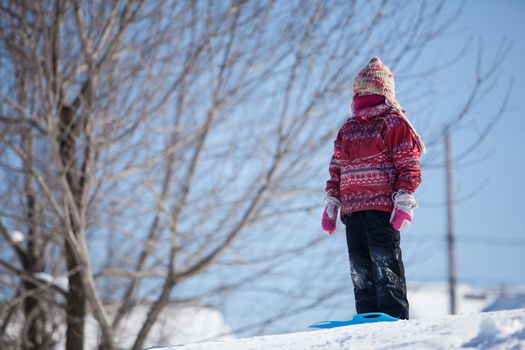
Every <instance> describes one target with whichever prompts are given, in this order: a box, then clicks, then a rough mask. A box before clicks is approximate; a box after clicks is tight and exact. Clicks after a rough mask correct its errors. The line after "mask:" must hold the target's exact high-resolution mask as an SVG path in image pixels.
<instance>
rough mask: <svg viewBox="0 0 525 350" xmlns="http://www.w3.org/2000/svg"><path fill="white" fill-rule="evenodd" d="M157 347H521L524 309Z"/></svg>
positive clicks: (524, 346)
mask: <svg viewBox="0 0 525 350" xmlns="http://www.w3.org/2000/svg"><path fill="white" fill-rule="evenodd" d="M150 349H159V350H161V349H162V350H231V349H235V350H269V349H271V350H307V349H317V350H328V349H330V350H335V349H385V350H386V349H410V350H412V349H432V350H436V349H495V350H503V349H509V350H510V349H512V350H519V349H525V309H519V310H509V311H497V312H488V313H475V314H470V315H458V316H442V317H437V318H433V319H416V320H410V321H398V322H387V323H386V322H385V323H371V324H363V325H355V326H347V327H340V328H334V329H329V330H316V331H305V332H301V333H291V334H281V335H273V336H263V337H254V338H246V339H236V340H222V341H212V342H205V343H198V344H190V345H184V346H159V347H154V348H150Z"/></svg>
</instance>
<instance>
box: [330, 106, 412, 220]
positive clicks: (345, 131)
mask: <svg viewBox="0 0 525 350" xmlns="http://www.w3.org/2000/svg"><path fill="white" fill-rule="evenodd" d="M419 154H420V150H419V147H418V141H417V140H416V136H415V135H414V133H413V131H412V128H411V127H410V125H409V124H408V123H407V121H406V118H405V117H404V116H403V115H401V114H400V113H399V111H398V110H397V109H396V108H394V107H393V106H391V105H389V104H387V103H383V104H380V105H377V106H373V107H369V108H364V109H362V110H358V111H355V112H354V115H353V116H352V117H351V118H349V119H348V120H347V121H346V123H345V124H344V125H343V126H342V127H341V129H340V130H339V133H338V135H337V138H336V140H335V142H334V154H333V156H332V160H331V162H330V167H329V173H330V179H329V180H328V182H327V185H326V192H327V195H328V196H332V197H335V198H337V199H339V200H340V201H341V219H342V218H343V217H344V215H346V214H349V213H352V212H354V211H361V210H381V211H387V212H391V211H392V209H393V207H394V203H393V201H392V194H393V193H394V192H396V191H398V190H399V189H404V190H406V191H407V192H409V193H412V192H414V191H415V190H416V188H417V187H418V185H419V183H420V182H421V171H420V168H419Z"/></svg>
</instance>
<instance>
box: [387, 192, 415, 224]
mask: <svg viewBox="0 0 525 350" xmlns="http://www.w3.org/2000/svg"><path fill="white" fill-rule="evenodd" d="M393 198H394V210H392V215H391V216H390V223H391V224H392V227H393V228H394V229H396V230H397V231H404V230H407V229H408V228H409V227H410V224H411V223H412V217H413V216H414V208H415V207H416V206H417V203H416V200H415V198H414V196H413V195H411V194H409V193H406V192H405V191H403V190H400V191H399V192H396V193H394V196H393Z"/></svg>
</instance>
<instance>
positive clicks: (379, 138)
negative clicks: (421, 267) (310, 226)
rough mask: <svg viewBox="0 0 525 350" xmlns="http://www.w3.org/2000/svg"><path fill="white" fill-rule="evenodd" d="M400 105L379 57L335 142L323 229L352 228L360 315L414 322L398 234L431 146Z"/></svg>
mask: <svg viewBox="0 0 525 350" xmlns="http://www.w3.org/2000/svg"><path fill="white" fill-rule="evenodd" d="M405 113H406V112H405V111H404V110H403V109H401V107H400V106H399V104H398V102H397V101H396V98H395V88H394V77H393V75H392V72H390V70H389V69H388V67H387V66H386V65H385V64H383V62H381V60H380V59H379V58H378V57H374V58H372V59H371V60H370V62H369V63H368V64H367V66H366V67H365V68H363V69H362V70H361V71H360V72H359V74H358V75H357V77H356V79H355V81H354V85H353V101H352V105H351V115H350V117H349V118H348V120H347V121H346V123H345V124H344V125H343V126H342V127H341V129H340V130H339V133H338V134H337V138H336V140H335V142H334V154H333V157H332V160H331V162H330V167H329V172H330V180H328V182H327V185H326V192H327V196H326V199H325V210H324V212H323V218H322V227H323V230H324V231H325V232H326V233H327V234H329V235H331V234H332V233H333V232H334V231H335V224H336V220H337V212H338V211H339V210H341V221H342V222H343V223H344V224H345V225H346V240H347V245H348V255H349V258H350V265H351V275H352V282H353V285H354V295H355V303H356V310H357V312H358V313H364V312H384V313H387V314H389V315H391V316H394V317H397V318H401V319H408V301H407V296H406V281H405V271H404V266H403V261H402V257H401V249H400V245H399V243H400V234H399V231H401V230H405V229H407V228H408V227H409V226H410V223H411V221H412V215H413V208H415V207H416V201H415V199H414V197H413V196H412V193H414V191H415V190H416V188H417V187H418V185H419V183H420V182H421V172H420V169H419V155H420V154H422V153H424V152H425V145H424V143H423V141H422V140H421V138H420V137H419V135H418V134H417V132H416V131H415V130H414V128H413V127H412V125H411V124H410V122H409V121H408V120H407V119H406V116H405Z"/></svg>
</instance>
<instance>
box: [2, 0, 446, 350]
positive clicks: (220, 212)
mask: <svg viewBox="0 0 525 350" xmlns="http://www.w3.org/2000/svg"><path fill="white" fill-rule="evenodd" d="M442 11H443V3H442V2H439V3H434V2H421V3H418V4H417V6H416V7H414V6H412V5H411V4H408V3H406V4H402V5H398V4H397V3H396V4H393V3H392V4H391V3H390V2H389V1H380V2H374V3H368V2H358V1H331V2H323V1H318V2H308V3H305V2H302V1H267V2H257V1H244V0H231V1H227V2H226V1H225V2H213V1H186V2H163V1H159V2H144V1H138V0H121V1H118V0H113V1H100V2H90V1H81V0H75V1H65V0H56V1H51V0H49V1H37V2H33V1H10V0H3V1H0V20H1V21H0V80H1V82H2V84H1V86H0V101H1V102H0V176H1V178H2V185H1V186H0V191H1V194H2V198H3V203H4V205H3V206H2V208H1V209H0V234H1V239H2V240H1V242H2V245H1V247H0V249H1V252H2V255H1V259H0V269H1V271H2V273H3V274H4V275H5V276H6V277H3V278H2V279H1V280H0V283H1V286H2V295H1V296H2V298H3V307H2V310H1V311H2V312H1V315H2V317H3V319H2V323H1V327H2V329H3V330H6V329H7V328H8V327H10V325H13V324H14V323H16V322H17V319H19V317H17V315H19V314H23V318H22V319H23V322H22V327H20V330H19V332H20V334H19V336H18V337H17V338H16V339H12V340H9V339H7V338H6V339H3V342H4V343H5V344H8V343H9V342H10V341H11V343H10V344H11V345H12V344H15V346H21V347H22V348H24V349H34V348H42V349H43V348H52V347H54V346H56V339H55V338H54V337H53V334H54V332H55V331H56V330H57V329H58V328H59V327H60V324H61V322H62V320H64V321H63V322H64V323H65V325H66V342H65V346H66V348H67V349H81V348H82V347H83V345H84V342H85V330H84V323H85V319H86V317H87V315H88V313H91V314H93V315H94V317H95V318H96V320H97V322H98V325H99V328H100V331H101V343H100V348H101V349H114V348H116V347H117V346H118V343H119V340H118V336H117V335H118V330H119V327H120V326H121V325H122V321H123V320H124V319H125V317H126V316H127V315H129V313H130V312H131V311H132V310H133V309H134V308H135V307H136V306H137V305H138V304H139V303H141V302H143V301H147V302H148V305H150V309H149V312H148V314H147V315H146V317H145V319H144V322H143V325H142V327H141V330H140V332H139V333H138V334H137V335H136V339H135V340H134V345H133V347H132V348H133V349H140V348H142V347H143V345H144V342H145V340H146V338H147V337H148V334H149V332H150V330H151V328H152V326H153V324H154V323H155V321H156V319H157V318H158V316H159V314H160V313H161V312H162V310H163V309H164V308H165V306H166V305H167V303H168V302H169V301H170V300H172V299H174V298H176V295H177V291H178V288H179V287H180V286H184V284H185V283H192V281H195V279H196V278H201V281H202V280H203V279H205V278H206V277H207V276H208V275H206V274H210V273H212V274H216V273H217V271H219V270H220V271H227V272H226V273H228V274H230V275H231V274H235V273H236V272H237V271H238V269H239V265H240V264H244V265H249V264H253V266H257V268H254V269H253V271H252V272H251V273H245V272H243V273H239V276H238V277H239V278H237V279H236V280H235V279H232V280H228V279H224V280H221V281H219V282H217V283H215V284H213V285H211V286H208V287H203V288H201V289H195V290H194V291H193V293H192V298H198V297H202V298H204V297H207V296H209V295H215V294H218V293H222V292H224V291H226V290H237V289H239V288H242V287H243V286H246V285H248V284H249V283H253V281H256V280H260V279H262V278H264V277H265V276H268V274H271V273H272V272H275V271H277V270H278V269H279V268H280V267H281V266H282V261H283V260H286V259H288V258H289V257H293V256H297V255H299V254H303V253H304V252H307V251H309V249H311V248H312V247H313V246H316V245H317V244H318V242H319V239H318V238H317V237H313V238H308V239H304V240H303V241H301V242H293V243H292V244H290V245H287V244H281V243H279V247H278V248H277V249H276V250H274V251H271V252H267V251H265V250H264V249H263V248H261V247H259V244H258V243H257V242H264V241H265V240H268V239H270V240H271V239H272V238H269V237H267V236H268V235H265V234H264V232H265V230H268V229H269V227H273V228H275V227H278V226H279V225H281V224H282V223H286V222H287V221H288V220H292V219H293V218H294V217H296V216H294V215H296V214H301V213H309V212H311V210H312V209H317V207H318V202H319V200H318V198H317V197H318V195H319V191H318V189H316V188H315V187H314V186H313V185H311V183H312V181H311V179H312V176H311V174H312V172H315V171H316V170H315V168H316V164H319V162H318V160H319V158H318V155H319V154H321V153H320V151H322V150H323V147H325V145H326V144H327V142H328V141H329V140H331V139H332V137H333V135H334V132H335V130H336V129H337V128H338V127H339V125H340V123H342V122H343V121H344V119H345V115H344V114H341V117H340V118H338V119H337V120H336V121H330V122H327V121H326V120H327V118H328V117H327V116H328V115H330V114H333V113H339V110H340V108H339V106H341V105H344V104H346V100H347V98H348V93H347V92H348V91H350V89H351V84H352V81H353V75H354V74H355V72H356V70H357V68H358V67H360V66H361V65H362V64H363V62H365V60H366V59H368V58H369V57H370V56H371V55H372V54H374V55H383V56H384V57H385V59H386V61H387V62H388V61H389V60H391V61H392V62H393V63H394V64H395V65H401V64H403V63H405V62H413V61H414V60H416V59H417V58H418V56H419V55H420V54H421V52H422V51H423V50H424V48H425V47H426V45H428V44H429V43H430V42H431V41H432V39H434V38H436V37H437V36H438V35H439V34H440V33H442V32H443V30H444V29H445V28H446V27H447V25H449V21H448V20H444V21H443V20H440V16H439V15H440V14H441V13H442ZM407 18H409V19H408V20H407ZM393 38H402V39H401V40H399V39H398V40H393ZM407 70H408V68H407ZM419 83H420V81H419ZM328 143H329V142H328ZM313 193H315V196H314V197H315V198H317V199H312V194H313ZM15 233H16V234H15ZM22 236H23V239H22ZM280 238H282V236H281V237H280ZM43 276H48V277H49V276H50V277H49V278H47V279H45V278H43ZM58 276H62V277H63V278H66V279H67V281H68V284H67V286H63V285H61V284H59V283H57V278H58ZM199 276H200V277H199ZM202 276H204V277H202ZM234 280H235V281H234ZM276 291H277V293H279V294H281V295H284V294H286V291H283V290H278V289H277V290H276ZM331 293H332V291H330V292H328V293H326V292H323V293H321V295H319V296H317V297H315V298H314V300H316V301H318V300H322V298H321V296H323V295H329V294H331ZM290 295H291V298H293V297H294V294H293V293H292V292H290ZM110 305H111V306H112V307H110ZM115 305H117V307H115ZM301 308H305V306H304V305H302V306H301V305H300V306H297V307H293V306H292V304H290V308H284V309H283V310H282V312H280V313H279V316H284V315H286V314H291V313H292V312H297V311H298V310H300V309H301ZM271 321H272V319H271V318H270V319H267V320H261V322H259V323H258V324H259V325H262V326H264V325H267V324H269V323H271ZM2 333H3V332H2ZM6 337H7V336H6Z"/></svg>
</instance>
